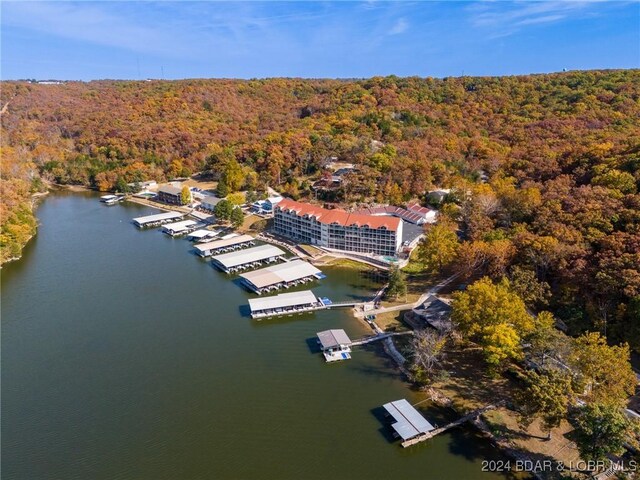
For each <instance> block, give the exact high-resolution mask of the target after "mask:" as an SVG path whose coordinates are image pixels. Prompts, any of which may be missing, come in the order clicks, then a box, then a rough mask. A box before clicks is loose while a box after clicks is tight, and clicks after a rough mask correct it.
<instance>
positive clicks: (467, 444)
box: [446, 425, 560, 480]
mask: <svg viewBox="0 0 640 480" xmlns="http://www.w3.org/2000/svg"><path fill="white" fill-rule="evenodd" d="M446 436H447V438H448V440H449V451H450V452H451V453H452V454H454V455H456V456H460V457H462V458H464V459H465V460H468V461H469V462H478V461H483V460H503V459H504V452H503V451H501V450H500V449H498V447H496V446H495V445H493V444H492V443H491V442H487V441H481V439H482V435H481V434H480V433H479V432H477V431H476V430H474V429H473V427H471V426H469V425H461V426H458V427H456V428H454V429H451V430H449V431H448V432H447V433H446ZM514 452H518V450H514ZM528 456H529V457H532V458H533V460H534V461H537V460H540V461H544V460H550V459H551V457H548V456H546V455H538V454H528ZM552 464H553V465H555V462H554V463H552ZM502 473H503V474H504V475H505V477H506V478H508V479H520V480H522V479H525V478H533V476H532V475H531V474H530V473H526V472H518V473H516V472H510V471H504V472H502ZM548 473H549V474H550V476H545V478H549V479H552V478H560V477H555V476H553V475H554V474H555V473H556V472H548Z"/></svg>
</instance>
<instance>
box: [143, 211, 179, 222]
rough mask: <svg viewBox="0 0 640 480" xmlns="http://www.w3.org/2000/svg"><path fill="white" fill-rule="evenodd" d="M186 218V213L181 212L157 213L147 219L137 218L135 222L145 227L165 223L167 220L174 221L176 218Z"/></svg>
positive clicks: (146, 217)
mask: <svg viewBox="0 0 640 480" xmlns="http://www.w3.org/2000/svg"><path fill="white" fill-rule="evenodd" d="M182 217H184V213H180V212H164V213H156V214H154V215H147V216H145V217H137V218H134V219H133V221H134V222H136V223H137V224H138V225H144V224H146V223H155V222H163V221H166V220H172V219H174V218H182Z"/></svg>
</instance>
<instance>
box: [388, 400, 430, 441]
mask: <svg viewBox="0 0 640 480" xmlns="http://www.w3.org/2000/svg"><path fill="white" fill-rule="evenodd" d="M383 407H384V409H385V410H386V411H387V412H389V414H390V415H391V416H392V417H393V418H394V419H395V421H396V423H394V424H393V425H391V426H392V427H393V429H394V430H395V431H396V432H398V435H400V436H401V437H402V439H403V440H408V439H410V438H413V437H415V436H417V435H420V434H421V433H427V432H430V431H431V430H433V429H434V427H433V425H431V424H430V423H429V422H428V421H427V420H426V419H425V418H424V417H423V416H422V415H420V412H418V411H417V410H416V409H415V408H414V407H412V406H411V404H410V403H409V402H407V400H406V399H404V398H403V399H402V400H396V401H395V402H389V403H385V404H384V405H383Z"/></svg>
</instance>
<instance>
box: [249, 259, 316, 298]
mask: <svg viewBox="0 0 640 480" xmlns="http://www.w3.org/2000/svg"><path fill="white" fill-rule="evenodd" d="M319 275H322V272H321V271H320V270H318V269H317V268H316V267H315V266H313V265H311V264H310V263H309V262H305V261H304V260H292V261H290V262H286V263H282V264H280V265H271V266H269V267H266V268H261V269H260V270H255V271H253V272H247V273H243V274H242V275H240V277H241V278H242V283H243V284H244V285H245V286H246V287H247V288H248V289H249V290H251V291H253V292H255V293H257V294H258V295H261V294H263V293H265V292H270V291H272V290H279V289H281V288H289V287H295V286H296V285H302V284H304V283H307V282H311V281H313V280H315V279H318V278H320V277H319Z"/></svg>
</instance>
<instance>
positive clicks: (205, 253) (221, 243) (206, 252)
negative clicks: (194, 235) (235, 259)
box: [194, 235, 256, 257]
mask: <svg viewBox="0 0 640 480" xmlns="http://www.w3.org/2000/svg"><path fill="white" fill-rule="evenodd" d="M255 244H256V240H255V238H253V237H252V236H251V235H237V236H234V237H227V238H221V239H220V240H214V241H212V242H206V243H200V244H198V245H196V246H195V247H194V248H195V250H196V253H197V254H198V255H200V256H201V257H209V256H211V255H215V254H218V253H226V252H233V251H236V250H240V249H242V248H247V247H252V246H253V245H255Z"/></svg>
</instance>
